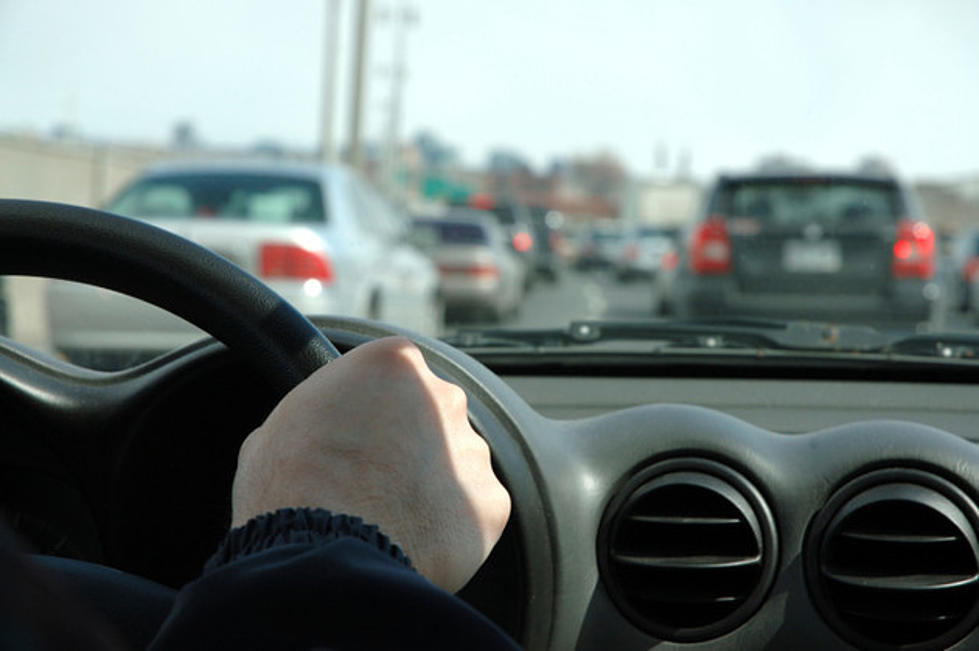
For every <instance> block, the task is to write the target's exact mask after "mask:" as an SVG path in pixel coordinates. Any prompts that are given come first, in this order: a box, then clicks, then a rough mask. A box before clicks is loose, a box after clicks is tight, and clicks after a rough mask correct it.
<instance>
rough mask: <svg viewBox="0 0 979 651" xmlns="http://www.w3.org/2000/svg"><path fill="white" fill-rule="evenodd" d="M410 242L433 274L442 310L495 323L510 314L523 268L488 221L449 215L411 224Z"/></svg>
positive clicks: (475, 215) (519, 296) (473, 214)
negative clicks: (435, 271) (427, 258)
mask: <svg viewBox="0 0 979 651" xmlns="http://www.w3.org/2000/svg"><path fill="white" fill-rule="evenodd" d="M414 230H415V235H414V238H413V239H414V241H415V242H416V243H417V244H418V245H419V246H421V247H422V249H423V250H424V251H425V252H426V253H427V254H428V255H429V256H430V257H431V258H432V260H433V261H434V262H435V264H436V267H437V268H438V271H439V278H440V291H441V296H442V299H443V301H444V302H445V306H446V309H447V310H451V311H454V312H456V313H459V312H463V313H467V314H468V315H472V314H478V315H482V314H486V315H488V316H489V317H490V318H491V319H501V318H503V317H505V316H507V315H509V314H512V313H514V312H516V311H517V310H518V309H519V307H520V304H521V302H522V301H523V294H524V274H525V271H524V267H523V264H522V263H521V262H520V260H518V259H517V258H516V256H515V255H514V254H513V253H512V252H511V251H510V249H509V245H508V243H507V233H506V232H505V231H504V230H503V229H502V227H501V226H500V225H499V224H498V223H496V221H495V220H494V218H493V216H492V215H489V214H486V213H484V212H482V211H476V210H466V209H455V210H453V211H450V212H449V213H448V214H447V215H445V216H444V217H440V218H419V219H416V220H415V222H414Z"/></svg>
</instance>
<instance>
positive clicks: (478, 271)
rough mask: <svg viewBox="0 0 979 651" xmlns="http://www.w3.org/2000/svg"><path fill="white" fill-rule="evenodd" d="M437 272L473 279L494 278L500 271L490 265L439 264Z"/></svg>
mask: <svg viewBox="0 0 979 651" xmlns="http://www.w3.org/2000/svg"><path fill="white" fill-rule="evenodd" d="M439 272H440V273H444V274H462V275H466V276H473V277H475V278H496V277H497V276H499V275H500V270H499V269H498V268H497V267H496V265H492V264H470V265H451V264H440V265H439Z"/></svg>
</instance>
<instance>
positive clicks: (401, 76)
mask: <svg viewBox="0 0 979 651" xmlns="http://www.w3.org/2000/svg"><path fill="white" fill-rule="evenodd" d="M417 21H418V12H417V11H416V10H415V8H414V7H412V6H411V5H408V4H405V5H403V6H402V7H401V8H400V10H395V11H394V12H393V13H392V15H391V31H392V34H393V35H394V44H393V49H392V51H391V52H392V54H391V70H390V74H391V97H390V107H389V111H390V113H389V114H388V126H387V134H386V147H385V156H384V168H385V169H384V172H385V174H384V177H385V178H384V180H385V182H386V183H388V184H389V185H390V187H391V189H392V190H394V189H395V188H397V185H398V173H399V171H400V157H401V156H400V154H401V152H400V140H401V118H402V113H403V109H402V106H403V103H402V102H403V97H404V81H405V74H406V66H405V59H406V58H407V57H406V55H405V41H406V37H407V32H408V28H409V27H410V26H411V25H413V24H415V23H416V22H417Z"/></svg>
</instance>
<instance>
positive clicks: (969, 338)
mask: <svg viewBox="0 0 979 651" xmlns="http://www.w3.org/2000/svg"><path fill="white" fill-rule="evenodd" d="M880 352H883V353H891V354H894V355H919V356H932V357H944V358H947V359H969V358H979V335H977V334H970V333H968V332H959V333H956V332H944V333H922V334H913V335H907V336H902V337H896V338H894V339H893V340H891V341H890V342H889V343H888V344H887V345H886V346H885V347H884V348H883V349H882V350H881V351H880Z"/></svg>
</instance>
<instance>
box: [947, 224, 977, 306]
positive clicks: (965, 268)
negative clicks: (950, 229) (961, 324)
mask: <svg viewBox="0 0 979 651" xmlns="http://www.w3.org/2000/svg"><path fill="white" fill-rule="evenodd" d="M949 248H950V249H951V250H950V252H949V261H948V262H949V267H950V269H949V283H948V285H949V293H950V294H951V296H950V300H949V303H950V305H953V306H955V307H956V308H958V310H959V311H960V312H966V313H969V314H971V315H972V316H973V317H975V315H976V311H977V307H979V229H975V228H969V229H965V230H963V231H961V232H960V233H958V234H956V236H955V238H954V239H953V240H952V242H951V245H950V247H949Z"/></svg>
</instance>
